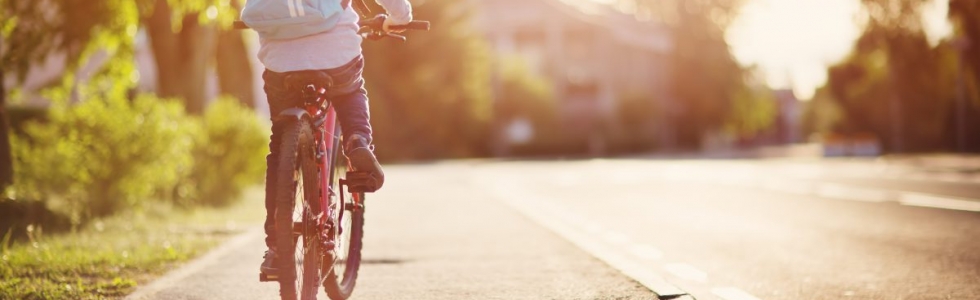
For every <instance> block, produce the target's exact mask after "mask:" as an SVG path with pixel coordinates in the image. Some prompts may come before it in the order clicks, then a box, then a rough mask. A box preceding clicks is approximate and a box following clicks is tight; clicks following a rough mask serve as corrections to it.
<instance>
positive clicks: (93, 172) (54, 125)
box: [12, 96, 195, 224]
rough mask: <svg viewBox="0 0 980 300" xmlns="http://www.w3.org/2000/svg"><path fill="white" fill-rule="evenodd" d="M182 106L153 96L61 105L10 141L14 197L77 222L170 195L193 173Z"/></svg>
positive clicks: (190, 130) (190, 133) (188, 130)
mask: <svg viewBox="0 0 980 300" xmlns="http://www.w3.org/2000/svg"><path fill="white" fill-rule="evenodd" d="M183 111H184V110H183V108H182V107H181V106H180V104H178V103H176V102H171V101H162V100H160V99H157V98H154V97H151V96H140V97H137V98H136V99H134V100H129V99H125V98H122V97H99V96H94V97H92V98H90V99H88V100H85V101H83V102H81V103H78V104H76V105H72V106H67V105H56V107H53V108H52V109H51V111H50V115H49V116H48V120H47V122H45V123H36V122H35V123H28V124H26V125H25V128H24V131H25V133H26V137H25V136H17V137H14V138H13V140H12V142H13V152H14V160H15V162H14V164H15V183H14V186H13V189H12V191H13V196H14V198H15V199H24V200H22V201H26V200H29V199H35V200H44V201H47V202H49V204H51V206H52V207H53V208H55V209H58V210H60V211H63V212H65V213H67V214H68V215H69V216H71V218H72V221H73V222H74V223H76V224H77V223H80V222H82V221H85V220H87V219H90V218H94V217H102V216H106V215H109V214H112V213H114V212H116V211H118V210H120V209H124V208H127V207H132V206H136V205H139V204H140V201H143V200H144V199H146V198H147V197H149V196H151V195H153V194H155V193H169V192H170V191H172V190H173V187H174V186H175V184H176V183H177V181H178V179H180V178H181V177H183V176H186V174H188V173H189V172H190V171H191V170H190V167H191V162H192V160H191V156H190V154H189V153H190V149H191V146H192V142H193V140H194V139H193V138H192V137H193V136H194V135H195V133H194V132H193V131H194V128H193V126H184V125H185V124H187V123H188V122H187V120H188V118H187V117H186V116H185V114H184V112H183Z"/></svg>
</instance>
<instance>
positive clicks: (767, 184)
mask: <svg viewBox="0 0 980 300" xmlns="http://www.w3.org/2000/svg"><path fill="white" fill-rule="evenodd" d="M386 170H387V174H388V178H389V179H388V181H387V186H386V187H385V189H384V190H383V191H381V192H379V193H377V194H375V195H371V196H370V197H369V198H368V200H369V203H368V213H367V229H366V239H367V242H366V244H365V258H366V260H367V261H366V262H365V264H364V266H363V267H362V272H361V277H360V280H359V281H358V286H357V288H356V291H355V295H354V297H352V299H657V298H658V294H659V295H661V296H664V297H665V298H666V297H668V296H670V295H675V296H676V295H682V294H689V296H693V297H694V298H697V299H724V300H752V299H761V300H778V299H787V300H804V299H889V300H892V299H980V239H978V238H980V200H974V199H980V183H977V182H975V181H973V180H972V179H965V180H954V179H952V178H955V177H956V176H955V175H950V176H946V175H943V174H939V173H928V172H926V173H924V172H919V171H917V170H916V169H915V168H913V167H882V166H881V165H880V164H876V163H875V162H873V161H806V160H764V161H756V160H711V161H687V160H641V159H633V160H583V161H553V162H492V161H462V162H446V163H434V164H419V165H400V166H389V167H388V168H387V169H386ZM923 174H926V175H923ZM262 247H263V245H262V242H261V235H260V234H259V232H258V231H255V232H253V233H252V234H250V235H244V236H242V237H240V238H239V239H237V240H236V241H233V242H231V243H230V244H229V245H227V246H226V247H224V248H223V249H219V250H218V251H217V252H215V253H212V254H211V255H209V256H208V257H206V258H204V259H203V260H201V261H197V262H194V263H191V264H190V266H188V267H185V268H184V269H180V270H176V271H175V272H174V273H171V274H169V275H167V276H166V277H164V279H163V280H161V281H158V282H156V283H154V284H152V285H150V286H148V287H142V288H141V290H140V291H139V292H138V294H137V295H138V297H135V298H140V299H275V298H276V295H277V293H276V291H277V290H276V288H277V287H276V285H275V284H270V283H258V282H257V278H256V277H257V273H256V269H257V267H258V264H259V261H260V258H261V257H260V256H261V252H262V250H263V248H262ZM679 299H684V298H679ZM687 299H690V298H687Z"/></svg>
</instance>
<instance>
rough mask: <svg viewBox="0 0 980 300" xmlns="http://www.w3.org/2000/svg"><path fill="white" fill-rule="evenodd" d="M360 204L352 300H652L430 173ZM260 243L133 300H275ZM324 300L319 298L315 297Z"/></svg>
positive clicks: (439, 173) (391, 176) (250, 242)
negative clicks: (264, 277)
mask: <svg viewBox="0 0 980 300" xmlns="http://www.w3.org/2000/svg"><path fill="white" fill-rule="evenodd" d="M386 170H387V176H388V180H387V182H388V185H386V186H385V189H384V191H382V192H380V193H377V194H376V195H373V196H372V197H370V198H369V199H368V201H369V202H368V205H367V214H366V217H365V218H366V224H367V228H366V229H365V237H366V243H365V246H364V247H365V252H364V257H365V260H366V261H365V264H364V265H363V267H362V268H361V273H360V274H361V275H360V279H359V280H358V285H357V288H356V289H355V295H354V297H352V299H413V300H414V299H447V300H449V299H452V300H457V299H623V300H626V299H655V297H654V295H653V294H652V293H651V292H650V291H649V290H646V289H645V288H643V287H642V286H641V285H639V284H638V283H636V282H635V281H633V280H631V279H629V278H628V277H626V276H624V275H621V274H619V273H618V272H617V271H615V270H614V269H612V268H610V267H609V266H607V265H605V264H603V263H602V262H601V261H599V260H598V259H596V258H593V257H591V256H589V255H588V254H586V253H585V252H583V251H582V250H579V249H578V248H576V247H575V246H573V245H572V244H571V243H569V242H567V241H565V240H563V239H562V238H560V237H558V236H556V235H555V234H553V233H551V232H549V231H548V230H547V229H545V228H542V227H541V226H538V225H536V224H534V223H533V222H532V221H530V220H529V219H527V218H525V217H524V216H522V215H521V214H519V213H518V212H517V211H515V210H513V209H511V208H508V207H507V206H505V205H504V204H502V203H501V202H500V201H498V200H497V199H495V198H494V196H493V195H491V194H490V193H486V192H480V190H479V189H475V188H476V186H478V185H479V184H480V183H479V182H474V181H473V180H471V178H467V177H466V176H464V175H466V174H453V173H449V172H446V171H444V170H442V168H441V167H439V166H395V167H389V168H388V169H386ZM263 250H264V245H263V243H262V240H261V236H260V235H253V236H251V238H247V242H246V243H244V244H243V245H241V247H238V248H237V249H235V250H234V251H229V252H227V253H225V254H224V255H221V256H220V257H217V258H215V259H214V260H212V261H208V262H206V263H205V265H206V266H205V267H202V268H200V270H199V271H198V272H194V273H191V274H187V276H185V277H183V278H179V279H178V280H174V281H172V282H171V283H170V284H168V285H167V286H164V287H162V288H159V291H158V292H156V293H152V294H151V295H146V296H145V297H144V296H141V297H139V298H141V299H239V300H240V299H276V298H277V296H278V286H277V285H276V284H274V283H259V282H258V281H257V276H258V273H257V270H258V265H259V263H260V261H261V254H262V251H263ZM324 298H325V297H324Z"/></svg>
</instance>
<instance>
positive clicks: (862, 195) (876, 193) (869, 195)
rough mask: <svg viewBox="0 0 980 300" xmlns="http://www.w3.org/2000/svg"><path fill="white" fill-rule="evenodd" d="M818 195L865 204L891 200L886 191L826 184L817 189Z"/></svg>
mask: <svg viewBox="0 0 980 300" xmlns="http://www.w3.org/2000/svg"><path fill="white" fill-rule="evenodd" d="M816 194H817V196H820V197H826V198H834V199H842V200H856V201H865V202H884V201H888V199H889V194H888V193H887V192H884V191H880V190H872V189H864V188H855V187H849V186H846V185H841V184H836V183H824V184H821V185H819V186H818V187H817V190H816Z"/></svg>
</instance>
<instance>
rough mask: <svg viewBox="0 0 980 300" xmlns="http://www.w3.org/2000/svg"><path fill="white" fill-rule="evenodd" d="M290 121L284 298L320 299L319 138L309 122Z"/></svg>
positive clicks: (279, 212)
mask: <svg viewBox="0 0 980 300" xmlns="http://www.w3.org/2000/svg"><path fill="white" fill-rule="evenodd" d="M286 122H288V123H285V124H283V126H281V127H282V128H284V131H283V132H282V140H281V143H280V148H279V149H280V151H279V158H278V159H279V167H278V168H279V169H278V170H276V172H277V173H276V175H277V177H276V184H277V186H276V187H277V189H276V191H277V193H278V194H277V195H276V202H277V203H276V214H275V230H276V249H277V255H278V256H277V260H278V263H279V266H278V267H279V270H280V271H279V294H280V296H281V297H282V299H283V300H315V299H316V293H317V292H318V290H319V284H320V282H321V278H322V277H321V276H320V275H321V273H320V268H319V267H320V266H321V265H322V260H323V256H322V253H321V251H320V248H319V247H320V234H319V232H318V230H317V229H316V228H317V225H316V224H317V223H316V216H317V215H319V211H320V205H319V201H317V200H316V199H317V198H318V195H317V193H318V191H319V188H318V184H317V178H318V174H317V169H316V164H315V162H314V160H313V158H314V156H313V151H314V148H313V143H314V142H313V134H312V130H311V127H310V125H309V121H308V120H305V119H301V120H290V121H286ZM297 218H298V220H297ZM297 221H298V222H297ZM297 227H298V228H297ZM297 256H299V257H297ZM297 261H299V263H297Z"/></svg>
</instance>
